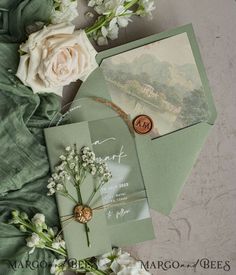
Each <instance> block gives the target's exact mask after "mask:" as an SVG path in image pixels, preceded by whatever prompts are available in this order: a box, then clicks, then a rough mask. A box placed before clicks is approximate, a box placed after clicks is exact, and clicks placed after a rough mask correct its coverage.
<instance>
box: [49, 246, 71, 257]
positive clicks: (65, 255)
mask: <svg viewBox="0 0 236 275" xmlns="http://www.w3.org/2000/svg"><path fill="white" fill-rule="evenodd" d="M45 248H46V249H48V250H51V251H53V252H56V253H58V254H60V255H62V256H64V257H67V254H66V252H64V251H62V250H58V249H54V248H52V247H50V246H45Z"/></svg>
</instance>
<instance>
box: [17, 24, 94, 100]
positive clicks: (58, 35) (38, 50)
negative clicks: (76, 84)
mask: <svg viewBox="0 0 236 275" xmlns="http://www.w3.org/2000/svg"><path fill="white" fill-rule="evenodd" d="M74 28H75V26H74V25H72V24H70V23H63V24H57V25H49V26H47V27H46V26H45V27H44V28H43V29H42V30H40V31H38V32H35V33H32V34H31V35H30V36H29V39H28V40H27V41H26V43H24V44H22V45H21V51H23V52H24V53H25V54H23V55H22V56H21V58H20V63H19V67H18V70H17V73H16V75H17V77H18V78H19V79H20V80H21V81H22V82H23V84H24V85H26V86H29V87H31V88H32V90H33V91H34V92H54V93H57V94H59V95H61V91H62V87H63V86H65V85H68V84H69V83H70V82H73V81H76V80H78V79H80V80H82V81H84V80H86V78H87V77H88V76H89V74H90V73H91V72H92V71H93V70H94V69H95V68H96V67H97V63H96V60H95V56H96V54H97V52H96V51H95V49H94V48H93V46H92V45H91V43H90V41H89V39H88V38H87V35H86V34H85V32H84V31H83V30H79V31H74Z"/></svg>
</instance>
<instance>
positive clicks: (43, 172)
mask: <svg viewBox="0 0 236 275" xmlns="http://www.w3.org/2000/svg"><path fill="white" fill-rule="evenodd" d="M5 2H6V3H7V2H9V5H10V4H11V5H12V6H14V7H15V11H14V12H16V13H15V18H14V20H13V21H12V22H13V23H14V24H17V26H16V27H15V29H14V28H13V29H10V31H9V32H8V34H6V33H5V34H3V33H0V146H1V153H0V156H1V157H0V275H8V274H9V275H11V274H14V275H23V274H24V275H32V274H33V275H34V274H35V275H36V274H38V275H44V274H50V272H49V266H48V265H49V264H50V262H52V260H53V258H54V257H55V256H54V255H53V254H52V253H51V252H49V251H44V250H42V249H36V250H35V252H34V253H33V254H31V255H28V253H27V252H28V251H29V250H30V248H28V247H26V242H25V238H26V237H27V236H26V235H25V234H23V233H21V232H20V231H19V230H18V229H16V228H15V227H14V226H13V225H9V224H7V223H6V221H7V220H8V219H9V218H10V213H11V211H12V210H13V209H18V210H20V211H25V212H27V213H28V214H29V216H32V215H34V214H35V213H37V212H41V213H44V214H45V216H46V221H47V223H48V225H50V226H58V225H59V222H58V213H57V208H56V204H55V201H54V200H53V199H52V198H51V197H47V196H46V193H47V190H46V189H47V188H46V185H47V179H48V173H49V164H48V160H47V154H46V148H45V144H44V138H43V131H42V129H43V128H44V127H47V126H48V124H49V122H50V121H51V120H52V118H53V117H54V116H55V115H57V114H58V112H59V110H60V99H59V97H57V96H56V95H53V94H41V95H38V94H33V92H32V91H31V89H29V88H27V87H25V86H23V85H22V84H21V83H20V82H19V81H18V80H17V78H16V77H15V72H16V70H17V66H18V61H19V56H18V48H19V44H17V43H12V41H14V40H17V41H21V38H22V37H24V36H25V34H24V32H23V31H22V30H23V29H24V26H25V22H32V19H30V9H31V8H32V16H34V15H35V12H36V9H38V10H37V11H38V14H39V15H40V14H41V15H42V12H44V11H46V10H47V3H48V1H43V0H38V1H36V0H32V1H28V0H27V1H14V0H10V1H9V0H6V1H5ZM2 3H4V1H0V8H2V7H3V6H2ZM27 3H28V6H27ZM13 4H15V5H13ZM16 4H19V6H17V5H16ZM39 4H40V5H39ZM5 7H6V6H5ZM30 7H31V8H30ZM47 14H48V13H47ZM17 16H19V18H20V19H19V21H18V17H17ZM0 19H2V17H1V16H0ZM36 19H37V20H38V19H40V18H38V17H37V18H36ZM44 19H46V17H45V16H44V18H41V21H42V20H44ZM12 22H11V23H12ZM10 25H11V24H10ZM0 26H1V24H0ZM12 26H13V25H12ZM11 34H13V35H15V36H14V37H12V36H11ZM27 260H28V262H27Z"/></svg>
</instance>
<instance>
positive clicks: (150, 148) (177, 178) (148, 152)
mask: <svg viewBox="0 0 236 275" xmlns="http://www.w3.org/2000/svg"><path fill="white" fill-rule="evenodd" d="M181 33H187V35H188V38H189V41H190V44H191V47H192V51H193V55H194V57H195V61H196V65H197V68H198V71H199V75H200V78H201V81H202V84H203V88H204V92H205V94H206V97H207V101H208V108H209V113H210V115H209V119H208V121H206V122H199V123H197V124H195V125H192V126H189V127H186V128H183V129H180V130H178V131H175V132H172V133H169V134H167V135H164V136H161V137H158V138H155V139H150V137H147V136H141V135H136V137H135V139H136V145H137V151H138V156H139V161H140V165H141V170H142V173H143V177H144V182H145V186H146V190H147V195H148V200H149V205H150V207H151V208H153V209H155V210H157V211H159V212H161V213H163V214H169V213H170V211H171V209H172V208H173V206H174V204H175V201H176V199H177V197H178V195H179V193H180V191H181V188H182V186H183V183H184V182H185V181H186V179H187V177H188V175H189V173H190V171H191V169H192V167H193V165H194V163H195V161H196V158H197V156H198V153H199V152H200V149H201V148H202V146H203V144H204V141H205V139H206V137H207V134H208V132H209V130H210V128H211V127H212V125H213V124H214V121H215V119H216V109H215V106H214V103H213V99H212V95H211V92H210V89H209V85H208V80H207V76H206V73H205V69H204V66H203V63H202V60H201V56H200V52H199V48H198V45H197V42H196V38H195V35H194V32H193V28H192V25H191V24H190V25H186V26H183V27H179V28H177V29H174V30H170V31H167V32H163V33H160V34H157V35H153V36H150V37H147V38H144V39H140V40H137V41H134V42H131V43H128V44H125V45H123V46H119V47H116V48H113V49H109V50H107V51H104V52H101V53H99V54H98V55H97V61H98V63H99V64H101V62H102V60H103V59H105V58H107V57H110V56H113V55H116V54H119V53H122V52H125V51H128V50H131V49H134V48H137V47H140V46H143V45H146V44H149V43H152V42H155V41H158V40H161V39H165V38H168V37H171V36H174V35H178V34H181ZM90 96H96V97H101V98H105V99H108V100H111V98H110V96H109V93H108V91H107V87H106V82H105V79H104V76H103V73H102V70H101V69H100V68H98V69H96V70H95V71H94V72H93V73H92V74H91V75H90V77H89V78H88V79H87V81H85V82H84V83H83V84H82V85H81V87H80V90H79V92H78V94H77V96H76V98H75V100H74V102H73V103H72V107H71V112H70V119H71V122H72V123H73V122H77V121H82V120H95V119H102V118H105V117H110V116H111V115H112V113H114V111H112V110H111V109H110V110H109V108H107V107H106V106H105V105H103V104H101V103H100V106H99V104H97V108H93V109H91V108H89V106H88V110H87V111H85V112H84V113H83V112H81V110H80V111H79V115H78V112H77V110H76V106H77V104H78V102H79V100H80V99H81V98H84V99H85V98H86V97H90ZM87 102H88V105H89V104H90V103H89V102H91V101H90V100H88V101H87ZM83 109H84V110H85V109H86V108H83ZM78 110H79V109H78Z"/></svg>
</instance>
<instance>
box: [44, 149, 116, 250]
mask: <svg viewBox="0 0 236 275" xmlns="http://www.w3.org/2000/svg"><path fill="white" fill-rule="evenodd" d="M59 158H60V162H59V164H58V165H56V166H55V169H54V170H55V172H54V173H53V174H52V176H51V178H49V181H48V185H47V187H48V189H49V191H48V196H51V195H53V194H54V193H56V192H57V193H59V194H61V195H62V196H64V197H67V198H68V199H70V200H71V201H73V202H74V203H75V207H76V206H83V207H82V208H84V207H85V206H86V207H87V206H89V205H90V203H91V202H92V200H93V198H94V196H95V195H96V193H97V192H98V191H99V190H100V189H101V187H102V186H103V185H104V184H105V183H107V182H108V181H109V180H110V179H111V177H112V175H111V172H110V171H109V169H108V166H107V164H106V163H105V162H104V161H103V160H101V158H96V156H95V153H94V152H93V151H92V150H91V149H90V148H89V147H82V148H81V149H80V151H77V148H76V145H74V146H73V147H71V146H67V147H66V148H65V153H64V154H62V155H61V156H60V157H59ZM88 174H90V175H92V176H93V178H95V179H96V180H97V184H95V186H94V190H93V192H92V194H91V195H90V197H89V199H88V201H87V202H86V203H85V202H84V201H83V198H82V195H81V191H80V189H81V185H82V184H83V182H84V180H85V179H86V177H87V175H88ZM68 182H71V183H72V184H73V185H74V187H75V189H76V192H77V198H75V197H74V194H70V193H69V191H68V189H67V184H68ZM80 211H82V210H80ZM91 211H92V210H91ZM81 215H82V214H81ZM73 218H75V216H74V215H72V217H69V218H68V219H67V220H66V221H67V222H69V221H70V220H71V219H73ZM90 219H91V217H89V219H83V220H84V222H83V223H84V227H85V233H86V238H87V244H88V246H91V244H90V240H89V231H90V230H89V227H88V225H87V222H88V221H89V220H90ZM77 221H78V220H77ZM79 221H80V222H81V221H82V219H79Z"/></svg>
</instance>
